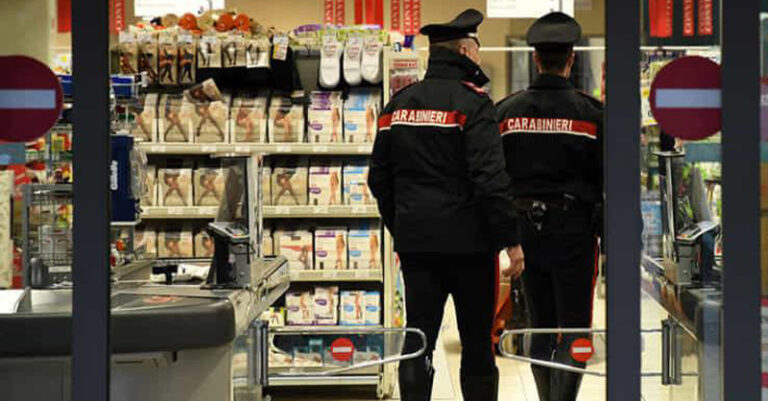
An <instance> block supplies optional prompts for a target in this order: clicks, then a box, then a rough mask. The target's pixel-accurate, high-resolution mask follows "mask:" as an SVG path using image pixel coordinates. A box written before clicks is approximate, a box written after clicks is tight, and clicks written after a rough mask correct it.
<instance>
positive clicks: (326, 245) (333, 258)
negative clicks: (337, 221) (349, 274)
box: [315, 227, 347, 270]
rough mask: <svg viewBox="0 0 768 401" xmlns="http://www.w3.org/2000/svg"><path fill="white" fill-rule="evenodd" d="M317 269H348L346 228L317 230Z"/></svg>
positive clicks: (319, 228)
mask: <svg viewBox="0 0 768 401" xmlns="http://www.w3.org/2000/svg"><path fill="white" fill-rule="evenodd" d="M315 269H317V270H346V269H347V229H346V227H318V228H317V229H316V230H315Z"/></svg>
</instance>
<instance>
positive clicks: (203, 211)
mask: <svg viewBox="0 0 768 401" xmlns="http://www.w3.org/2000/svg"><path fill="white" fill-rule="evenodd" d="M216 212H217V210H216V208H215V207H201V208H199V209H197V214H198V215H199V216H211V215H216Z"/></svg>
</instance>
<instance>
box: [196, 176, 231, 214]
mask: <svg viewBox="0 0 768 401" xmlns="http://www.w3.org/2000/svg"><path fill="white" fill-rule="evenodd" d="M194 174H195V177H194V178H195V206H219V205H220V204H221V200H222V197H223V196H224V177H225V171H224V169H223V168H221V167H205V166H202V167H198V168H197V169H196V170H195V173H194Z"/></svg>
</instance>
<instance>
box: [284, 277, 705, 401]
mask: <svg viewBox="0 0 768 401" xmlns="http://www.w3.org/2000/svg"><path fill="white" fill-rule="evenodd" d="M598 293H600V291H598ZM642 307H643V322H642V324H643V327H644V328H659V327H660V326H661V324H660V322H661V320H662V319H664V318H666V314H665V313H664V311H663V310H662V309H661V308H659V307H658V306H657V305H656V304H655V303H654V302H653V301H652V300H650V299H643V304H642ZM604 317H605V302H604V299H603V298H602V297H600V296H598V299H596V302H595V327H605V318H604ZM643 339H644V340H643V370H644V371H646V372H650V371H660V369H661V362H660V350H661V339H660V336H659V335H658V334H649V335H644V336H643ZM440 342H441V346H440V347H439V348H438V350H437V351H436V355H435V365H436V370H437V374H436V377H435V384H434V391H433V396H432V399H433V400H434V401H461V399H462V398H461V390H460V387H459V375H458V371H459V366H460V352H461V345H460V343H459V338H458V332H457V330H456V321H455V314H454V311H453V306H452V305H451V304H450V303H449V304H448V305H447V311H446V315H445V321H444V325H443V331H442V333H441V338H440ZM595 347H596V351H597V354H596V356H595V357H594V359H593V361H592V363H591V364H590V367H589V369H590V370H593V371H595V372H605V368H606V364H605V342H604V338H603V337H599V338H596V340H595ZM497 363H498V366H499V371H500V374H501V380H500V385H499V400H501V401H537V400H538V396H537V394H536V386H535V384H534V381H533V377H532V376H531V374H530V370H529V367H528V365H526V364H523V363H520V362H516V361H512V360H508V359H503V358H499V359H498V361H497ZM695 364H696V361H695V356H694V357H691V356H686V357H685V358H684V365H686V368H687V369H689V370H690V369H692V368H695ZM660 380H661V379H660V378H658V377H650V378H646V379H644V380H643V400H644V401H695V400H696V397H695V396H696V379H695V378H691V379H686V380H684V382H683V385H682V386H675V387H663V386H662V385H661V381H660ZM375 399H376V397H375V393H374V392H373V391H371V390H370V389H339V388H336V389H300V390H292V391H290V392H286V391H284V390H283V391H281V392H280V393H278V394H276V397H275V399H274V401H315V400H339V401H364V400H365V401H367V400H375ZM395 399H399V397H398V396H397V394H396V395H395ZM603 400H605V379H604V378H602V377H594V376H585V378H584V381H583V383H582V387H581V392H580V395H579V401H603Z"/></svg>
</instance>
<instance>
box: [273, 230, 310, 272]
mask: <svg viewBox="0 0 768 401" xmlns="http://www.w3.org/2000/svg"><path fill="white" fill-rule="evenodd" d="M274 238H275V239H274V246H275V253H276V254H278V255H282V256H284V257H285V258H286V259H288V267H289V268H290V270H313V269H314V260H313V255H314V252H313V245H312V233H311V232H309V231H308V230H292V231H288V230H284V229H280V230H277V231H275V234H274Z"/></svg>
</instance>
